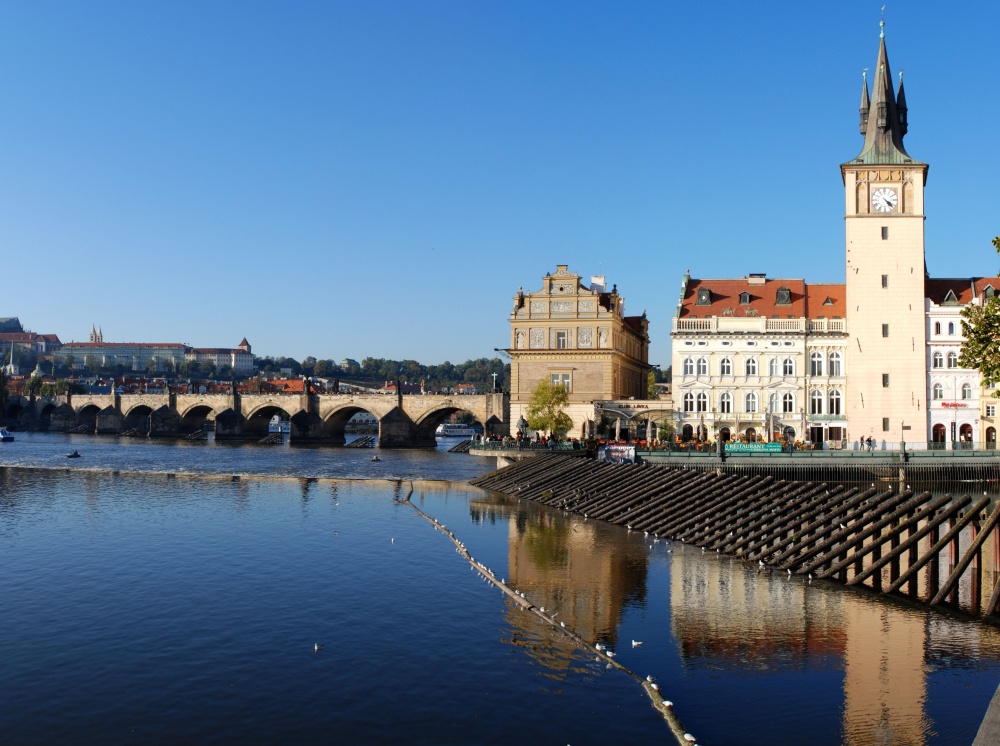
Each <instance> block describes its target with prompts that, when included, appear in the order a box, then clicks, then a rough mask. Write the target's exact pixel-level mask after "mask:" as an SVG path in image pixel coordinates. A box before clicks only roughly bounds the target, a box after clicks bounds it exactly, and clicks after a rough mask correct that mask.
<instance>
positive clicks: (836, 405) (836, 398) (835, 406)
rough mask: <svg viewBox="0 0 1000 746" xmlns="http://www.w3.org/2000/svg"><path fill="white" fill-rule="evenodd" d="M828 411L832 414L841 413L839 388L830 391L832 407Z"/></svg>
mask: <svg viewBox="0 0 1000 746" xmlns="http://www.w3.org/2000/svg"><path fill="white" fill-rule="evenodd" d="M827 411H828V412H829V413H830V414H840V392H839V391H838V390H837V389H834V390H833V391H831V392H830V408H829V409H828V410H827Z"/></svg>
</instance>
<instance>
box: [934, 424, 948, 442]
mask: <svg viewBox="0 0 1000 746" xmlns="http://www.w3.org/2000/svg"><path fill="white" fill-rule="evenodd" d="M946 432H947V431H946V430H945V427H944V425H942V424H940V423H938V424H937V425H935V426H934V427H933V428H932V429H931V437H932V438H933V439H934V442H935V443H944V439H945V433H946Z"/></svg>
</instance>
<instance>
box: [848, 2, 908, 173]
mask: <svg viewBox="0 0 1000 746" xmlns="http://www.w3.org/2000/svg"><path fill="white" fill-rule="evenodd" d="M879 27H880V32H879V45H878V60H877V62H876V63H875V70H874V73H873V75H872V89H871V99H870V100H869V98H868V82H867V75H865V76H864V78H863V82H862V92H861V110H860V111H861V134H863V135H864V136H865V144H864V147H863V148H862V150H861V154H860V155H858V157H857V158H855V159H854V160H853V162H854V163H859V162H860V163H867V164H872V165H876V164H885V165H891V164H897V165H900V164H904V163H917V161H915V160H914V159H913V158H911V157H910V156H909V154H908V153H907V152H906V149H905V148H904V147H903V135H905V134H906V130H907V121H906V97H905V96H903V88H902V81H900V88H899V93H900V99H897V97H896V94H895V93H894V91H893V85H892V73H891V72H890V70H891V68H890V67H889V54H888V53H887V52H886V48H885V20H884V19H883V20H882V21H880V22H879ZM900 102H901V103H902V106H900Z"/></svg>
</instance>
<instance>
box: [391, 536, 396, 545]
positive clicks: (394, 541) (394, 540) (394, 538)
mask: <svg viewBox="0 0 1000 746" xmlns="http://www.w3.org/2000/svg"><path fill="white" fill-rule="evenodd" d="M392 543H393V544H395V543H396V537H395V536H393V537H392Z"/></svg>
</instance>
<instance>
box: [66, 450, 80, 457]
mask: <svg viewBox="0 0 1000 746" xmlns="http://www.w3.org/2000/svg"><path fill="white" fill-rule="evenodd" d="M66 458H80V452H79V451H73V453H67V454H66Z"/></svg>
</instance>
